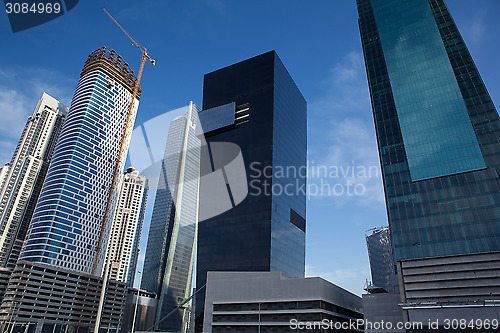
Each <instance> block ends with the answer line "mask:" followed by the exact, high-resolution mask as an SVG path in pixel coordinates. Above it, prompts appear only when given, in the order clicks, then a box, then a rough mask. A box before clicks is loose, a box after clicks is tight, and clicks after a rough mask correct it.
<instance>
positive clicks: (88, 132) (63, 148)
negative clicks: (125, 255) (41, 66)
mask: <svg viewBox="0 0 500 333" xmlns="http://www.w3.org/2000/svg"><path fill="white" fill-rule="evenodd" d="M134 85H135V76H134V74H133V72H132V70H131V69H130V68H129V66H128V64H127V63H126V62H124V61H123V59H122V58H121V57H120V56H119V55H118V54H116V52H115V51H114V50H108V49H107V48H105V47H103V48H100V49H98V50H96V51H94V52H92V53H91V54H90V55H89V57H88V59H87V61H86V62H85V65H84V67H83V70H82V72H81V74H80V81H79V83H78V86H77V88H76V92H75V95H74V97H73V100H72V102H71V106H70V110H69V113H68V116H67V119H66V122H65V124H64V126H63V128H62V130H61V134H60V137H59V141H58V143H57V145H56V148H55V151H54V156H53V158H52V163H51V165H50V167H49V170H48V173H47V177H46V179H45V183H44V186H43V188H42V191H41V193H40V197H39V200H38V204H37V206H36V209H35V212H34V214H33V219H32V221H31V224H30V227H29V230H28V235H27V237H26V244H25V248H24V251H23V252H22V253H21V256H20V258H21V259H23V260H28V261H32V262H43V263H47V264H51V265H54V266H57V267H61V268H68V269H71V270H75V271H78V272H83V273H91V274H92V273H95V272H94V269H93V266H94V263H95V262H96V261H99V265H97V266H102V264H103V262H102V261H103V260H102V258H104V255H103V252H104V251H102V249H104V248H105V246H103V245H102V243H103V242H105V240H106V237H105V235H103V234H105V233H106V230H107V227H108V226H105V227H104V228H103V223H104V222H103V218H104V215H105V211H106V209H107V207H106V206H107V198H108V195H109V192H110V188H111V187H112V186H113V185H114V184H113V178H114V177H113V175H112V172H111V170H113V169H114V165H115V163H116V162H117V161H118V164H119V169H120V172H121V170H123V167H124V165H125V159H126V153H127V150H128V144H129V142H130V134H129V135H128V136H127V137H126V138H125V140H124V141H125V144H124V147H122V149H120V143H121V138H122V135H123V132H124V126H125V123H126V120H127V110H128V107H129V104H130V102H131V98H132V92H133V89H134ZM139 98H140V92H139V94H137V97H136V99H135V101H134V105H133V108H132V110H131V112H132V114H131V117H130V119H129V121H128V124H127V126H128V127H129V130H128V133H131V129H132V127H133V124H134V120H135V115H136V112H137V107H138V104H139ZM98 258H100V259H101V260H98Z"/></svg>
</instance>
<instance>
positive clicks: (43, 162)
mask: <svg viewBox="0 0 500 333" xmlns="http://www.w3.org/2000/svg"><path fill="white" fill-rule="evenodd" d="M67 112H68V110H67V107H66V106H65V105H63V104H61V103H60V102H59V101H58V100H56V99H54V98H53V97H51V96H49V95H47V94H46V93H43V95H42V98H40V100H39V101H38V104H37V105H36V108H35V111H34V112H33V115H32V116H31V117H29V118H28V121H27V122H26V126H25V127H24V131H23V133H22V135H21V139H20V140H19V143H18V144H17V148H16V150H15V152H14V155H13V156H12V160H11V162H10V163H9V164H8V165H5V166H4V167H3V168H2V169H1V172H0V266H2V267H10V268H12V267H14V266H15V264H16V261H17V259H18V258H19V252H20V250H21V246H22V244H23V241H24V238H25V236H26V230H27V228H28V225H29V223H30V220H31V216H32V215H33V210H34V209H35V205H36V202H37V199H38V196H39V194H40V190H41V188H42V184H43V182H44V179H45V175H46V174H47V169H48V166H49V162H50V159H51V157H52V152H53V150H54V147H55V143H56V141H57V138H58V136H59V132H60V129H61V126H62V123H63V120H64V118H65V116H66V114H67Z"/></svg>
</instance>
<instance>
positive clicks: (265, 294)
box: [203, 272, 363, 333]
mask: <svg viewBox="0 0 500 333" xmlns="http://www.w3.org/2000/svg"><path fill="white" fill-rule="evenodd" d="M362 322H363V310H362V302H361V298H360V297H358V296H356V295H354V294H352V293H350V292H349V291H347V290H345V289H342V288H341V287H339V286H336V285H334V284H333V283H330V282H328V281H326V280H324V279H322V278H319V277H313V278H285V277H283V276H282V275H281V273H280V272H208V274H207V285H206V299H205V313H204V326H203V332H204V333H212V332H261V333H265V332H332V331H335V329H336V327H340V328H341V329H340V330H339V331H340V332H362V331H363V325H362Z"/></svg>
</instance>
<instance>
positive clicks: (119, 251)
mask: <svg viewBox="0 0 500 333" xmlns="http://www.w3.org/2000/svg"><path fill="white" fill-rule="evenodd" d="M122 179H123V180H122V182H121V184H120V187H119V192H118V196H117V200H116V203H115V208H114V217H113V224H112V227H111V233H110V237H109V242H108V253H107V255H108V256H110V258H109V260H110V263H111V268H110V272H109V274H110V275H109V277H110V279H113V280H117V281H121V282H126V283H128V284H129V286H130V287H132V286H133V284H134V272H135V269H136V267H137V257H138V255H139V239H140V235H141V229H142V222H143V220H144V210H145V208H146V201H147V197H148V189H149V187H148V185H149V184H148V183H149V182H148V179H147V178H146V177H144V176H142V175H139V171H136V170H135V169H134V168H128V169H127V171H126V172H125V175H124V176H123V178H122Z"/></svg>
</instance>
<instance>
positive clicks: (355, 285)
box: [306, 265, 370, 296]
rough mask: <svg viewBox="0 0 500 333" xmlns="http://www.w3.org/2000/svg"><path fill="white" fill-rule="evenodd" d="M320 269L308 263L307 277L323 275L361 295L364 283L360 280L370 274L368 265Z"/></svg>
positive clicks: (324, 277) (330, 280)
mask: <svg viewBox="0 0 500 333" xmlns="http://www.w3.org/2000/svg"><path fill="white" fill-rule="evenodd" d="M325 268H326V269H318V268H317V267H315V266H311V265H306V277H321V278H323V279H325V280H327V281H329V282H331V283H333V284H335V285H337V286H339V287H341V288H344V289H346V290H348V291H350V292H352V293H354V294H357V295H359V296H360V295H361V294H362V293H363V287H364V285H361V284H360V281H363V280H366V279H367V278H368V277H369V276H370V270H369V267H368V266H367V265H365V266H358V267H351V268H343V269H332V270H329V269H328V268H331V267H328V266H325Z"/></svg>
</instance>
